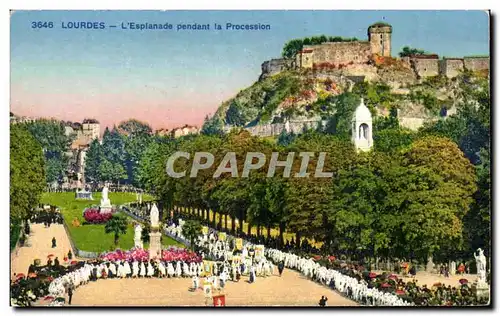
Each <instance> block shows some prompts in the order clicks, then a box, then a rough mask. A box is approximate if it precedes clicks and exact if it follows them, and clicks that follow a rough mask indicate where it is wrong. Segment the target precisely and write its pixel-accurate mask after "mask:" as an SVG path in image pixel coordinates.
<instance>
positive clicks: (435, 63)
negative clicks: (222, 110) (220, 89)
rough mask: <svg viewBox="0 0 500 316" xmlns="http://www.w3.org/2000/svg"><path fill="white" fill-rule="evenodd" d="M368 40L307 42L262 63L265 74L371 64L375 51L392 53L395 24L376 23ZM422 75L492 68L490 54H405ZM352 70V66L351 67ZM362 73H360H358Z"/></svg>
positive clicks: (263, 75) (369, 32)
mask: <svg viewBox="0 0 500 316" xmlns="http://www.w3.org/2000/svg"><path fill="white" fill-rule="evenodd" d="M367 33H368V41H354V42H325V43H322V44H319V45H306V46H304V47H303V48H302V50H301V51H299V52H298V53H297V54H296V56H295V59H293V60H287V59H283V58H277V59H271V60H268V61H266V62H264V63H263V64H262V74H261V78H265V77H267V76H272V75H275V74H277V73H279V72H281V71H283V70H286V69H296V68H306V69H307V68H315V66H320V65H321V64H330V65H335V66H336V67H338V66H339V65H344V66H346V65H351V67H349V68H353V67H352V65H360V66H361V65H367V64H368V62H369V61H370V59H371V58H372V56H373V55H378V56H385V57H391V56H392V55H391V45H392V43H391V36H392V26H390V25H389V24H387V23H381V22H379V23H375V24H372V25H370V27H368V32H367ZM402 60H403V62H404V63H405V64H407V65H408V66H409V67H410V68H411V69H412V70H413V72H414V73H415V75H416V76H417V77H418V78H425V77H431V76H437V75H445V76H447V77H449V78H453V77H456V76H457V75H458V74H459V72H460V71H463V70H470V71H480V70H489V68H490V58H489V57H487V56H486V57H485V56H470V57H463V58H442V59H439V56H438V55H436V54H421V55H412V56H408V57H403V58H402ZM347 71H349V70H347ZM356 75H359V74H356Z"/></svg>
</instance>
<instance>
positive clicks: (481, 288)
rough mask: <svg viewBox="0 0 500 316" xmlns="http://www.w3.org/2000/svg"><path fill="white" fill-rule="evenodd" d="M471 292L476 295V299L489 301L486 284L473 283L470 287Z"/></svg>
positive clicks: (488, 290)
mask: <svg viewBox="0 0 500 316" xmlns="http://www.w3.org/2000/svg"><path fill="white" fill-rule="evenodd" d="M472 291H473V292H474V293H476V297H477V298H478V299H480V298H485V299H487V300H488V302H489V301H490V287H489V285H488V284H487V283H484V282H479V283H478V282H474V284H473V285H472Z"/></svg>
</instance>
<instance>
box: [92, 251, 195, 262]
mask: <svg viewBox="0 0 500 316" xmlns="http://www.w3.org/2000/svg"><path fill="white" fill-rule="evenodd" d="M101 259H103V260H106V261H148V260H149V252H148V251H147V250H144V249H141V248H134V249H131V250H128V251H123V250H120V249H118V250H115V251H112V252H108V253H105V254H103V255H101ZM162 260H163V261H165V262H171V261H185V262H187V263H191V262H201V261H202V259H201V256H199V255H198V254H196V253H194V252H192V251H189V250H186V249H176V248H169V249H164V250H162Z"/></svg>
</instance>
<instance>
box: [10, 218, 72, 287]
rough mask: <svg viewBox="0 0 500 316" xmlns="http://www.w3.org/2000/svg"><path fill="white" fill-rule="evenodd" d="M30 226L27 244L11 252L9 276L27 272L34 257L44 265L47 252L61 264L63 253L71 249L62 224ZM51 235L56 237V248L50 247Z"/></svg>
mask: <svg viewBox="0 0 500 316" xmlns="http://www.w3.org/2000/svg"><path fill="white" fill-rule="evenodd" d="M30 228H31V231H30V236H29V238H28V246H24V247H21V248H19V249H18V250H17V251H16V250H14V251H13V252H12V253H11V256H10V263H11V270H10V273H11V277H13V275H14V273H24V274H27V273H28V268H29V265H30V264H32V263H33V260H35V259H40V260H41V264H42V265H45V264H46V263H47V256H48V255H49V254H53V255H54V256H55V257H59V262H60V263H61V264H63V263H64V262H63V258H64V255H66V254H67V253H68V251H69V250H70V249H71V246H70V242H69V238H68V235H67V234H66V231H65V230H64V226H63V225H62V224H51V225H50V227H49V228H45V227H44V225H43V224H31V227H30ZM52 237H55V238H56V243H57V247H56V248H52ZM55 257H54V258H52V260H54V259H55Z"/></svg>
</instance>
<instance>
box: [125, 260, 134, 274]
mask: <svg viewBox="0 0 500 316" xmlns="http://www.w3.org/2000/svg"><path fill="white" fill-rule="evenodd" d="M123 266H124V267H125V274H126V276H127V277H129V276H130V275H131V274H132V269H130V264H129V263H128V261H125V263H124V265H123Z"/></svg>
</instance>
